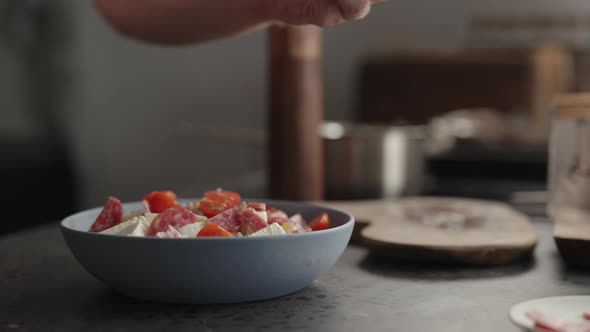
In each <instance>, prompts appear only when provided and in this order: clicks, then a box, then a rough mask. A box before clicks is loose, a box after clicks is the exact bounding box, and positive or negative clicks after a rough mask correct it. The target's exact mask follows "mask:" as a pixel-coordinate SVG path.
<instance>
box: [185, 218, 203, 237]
mask: <svg viewBox="0 0 590 332" xmlns="http://www.w3.org/2000/svg"><path fill="white" fill-rule="evenodd" d="M206 219H207V218H205V220H206ZM203 227H205V223H204V222H202V221H201V222H199V221H198V222H196V223H192V224H188V225H184V226H182V227H180V229H179V230H178V232H179V233H180V234H182V235H184V236H185V237H197V234H199V232H200V231H201V229H202V228H203Z"/></svg>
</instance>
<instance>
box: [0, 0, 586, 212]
mask: <svg viewBox="0 0 590 332" xmlns="http://www.w3.org/2000/svg"><path fill="white" fill-rule="evenodd" d="M9 2H10V1H9ZM12 2H13V3H16V2H17V1H12ZM25 2H27V1H22V3H25ZM55 3H59V4H60V6H61V8H62V9H63V12H64V15H65V17H67V18H68V20H66V21H64V22H65V24H66V25H65V26H64V27H65V30H67V31H66V32H65V35H67V46H65V47H64V49H65V50H66V51H65V52H64V53H63V54H62V55H61V57H60V59H62V60H63V65H64V69H63V71H62V72H61V74H60V75H63V76H62V78H63V79H59V80H58V81H57V82H55V83H54V84H57V85H61V84H63V85H64V87H65V90H66V92H65V93H64V94H65V95H66V96H67V97H66V98H65V99H66V102H65V103H64V104H63V106H62V107H59V109H58V110H57V111H56V114H57V115H56V118H57V119H58V123H59V125H58V126H59V128H60V130H61V131H62V132H63V133H64V136H65V139H64V141H65V142H66V146H67V151H68V153H69V155H70V157H71V160H72V164H73V165H74V168H73V172H74V175H75V179H76V184H75V187H76V188H77V190H78V191H77V193H76V197H77V202H76V205H77V208H78V207H87V206H96V205H99V204H102V202H103V201H104V200H105V198H106V196H107V195H109V194H112V195H116V196H118V197H120V198H121V199H123V200H130V199H137V198H139V197H140V195H141V194H143V193H145V192H146V191H149V190H152V189H155V188H169V189H173V190H177V191H178V192H179V194H180V195H199V194H200V192H201V191H202V190H205V189H209V188H212V187H215V186H219V185H221V186H230V187H232V188H231V189H235V190H241V191H244V192H245V194H246V195H258V196H260V195H264V182H263V181H264V173H263V172H264V167H265V150H264V147H263V146H262V145H260V144H258V143H247V142H246V143H244V142H237V141H236V142H233V143H228V142H227V141H220V140H219V138H209V139H207V138H203V137H201V136H200V135H198V133H196V134H195V132H194V131H198V128H200V127H202V126H205V127H211V126H223V127H229V128H236V127H239V128H246V129H254V130H262V129H264V125H265V116H264V114H265V107H266V90H267V89H266V85H265V82H266V69H267V68H266V57H265V56H266V43H265V42H266V40H265V33H264V31H260V32H256V33H253V34H249V35H247V36H241V37H237V38H232V39H228V40H223V41H216V42H211V43H207V44H203V45H198V46H193V47H185V48H167V47H159V46H154V45H147V44H144V43H141V42H138V41H134V40H129V39H127V38H125V37H122V36H120V35H118V34H117V33H115V32H114V31H113V30H112V29H111V28H110V27H109V26H107V25H106V23H105V22H104V21H103V20H102V18H100V17H99V16H98V15H97V13H96V12H95V11H94V10H93V8H92V6H91V3H90V2H89V1H64V0H62V1H59V2H55ZM0 10H1V9H0ZM584 11H587V12H590V3H589V2H588V1H584V0H567V1H565V0H562V1H557V2H556V1H551V0H527V1H513V2H499V1H496V2H494V1H473V0H449V1H444V2H441V1H426V0H413V1H405V0H404V1H402V0H397V1H396V0H390V1H388V2H386V3H384V4H380V5H378V6H376V7H375V8H374V10H373V13H372V14H371V15H370V16H369V17H368V18H367V19H366V20H364V21H362V22H358V23H354V24H348V25H345V26H340V27H336V28H331V29H327V30H326V32H325V64H324V65H325V91H326V100H325V104H326V118H328V119H338V120H350V119H352V118H354V108H355V107H356V105H357V101H358V100H357V99H358V98H357V97H358V96H357V94H356V92H357V91H358V86H357V85H358V80H357V78H358V74H359V63H360V61H361V60H362V59H363V57H364V56H365V55H366V54H367V52H369V50H370V49H374V48H375V47H377V46H378V45H381V44H383V43H388V44H400V45H408V46H413V47H414V46H418V47H420V46H427V47H434V46H443V47H454V46H460V45H462V44H463V43H465V42H466V41H467V40H472V39H473V37H474V36H473V35H472V34H471V32H470V22H471V20H472V18H473V17H474V15H478V14H482V13H483V14H486V13H494V12H497V13H511V14H515V13H519V12H522V13H523V15H526V14H528V13H531V12H541V13H542V12H547V13H556V12H559V13H564V14H568V13H570V14H573V15H574V14H579V13H581V12H584ZM578 38H585V36H578ZM0 45H1V44H0ZM22 66H23V65H22V64H21V63H20V62H19V57H18V56H17V55H15V53H14V52H12V51H11V45H8V46H6V45H5V46H2V48H0V72H1V75H0V117H1V118H2V121H0V133H1V134H2V136H15V135H16V136H30V137H34V136H35V135H36V133H38V132H40V131H42V129H39V128H41V127H43V124H42V123H41V124H40V123H39V120H38V119H36V118H35V115H34V114H32V113H34V112H29V111H28V110H27V106H26V104H27V103H26V100H27V98H30V96H29V95H28V94H27V93H26V91H25V90H23V88H22V86H23V85H22V84H20V83H19V82H21V81H22V80H23V72H22V70H21V69H22ZM19 68H20V69H19ZM391 93H392V94H395V91H391ZM191 128H192V129H191Z"/></svg>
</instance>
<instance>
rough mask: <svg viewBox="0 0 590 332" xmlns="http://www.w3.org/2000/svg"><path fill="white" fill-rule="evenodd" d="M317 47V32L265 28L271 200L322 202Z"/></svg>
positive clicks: (310, 28) (309, 28)
mask: <svg viewBox="0 0 590 332" xmlns="http://www.w3.org/2000/svg"><path fill="white" fill-rule="evenodd" d="M321 44H322V35H321V30H320V29H319V28H317V27H313V26H303V27H283V26H281V27H279V26H274V27H271V28H270V29H269V45H270V77H269V84H270V86H269V113H268V116H269V121H268V133H269V135H268V137H269V141H268V146H269V153H268V158H269V187H270V188H269V190H270V195H271V197H272V198H275V199H288V200H321V199H322V198H323V191H324V180H323V148H322V139H321V137H320V135H319V129H320V125H321V122H322V119H323V89H322V64H321V56H322V47H321Z"/></svg>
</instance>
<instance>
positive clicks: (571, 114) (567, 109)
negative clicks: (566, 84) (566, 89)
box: [555, 92, 590, 119]
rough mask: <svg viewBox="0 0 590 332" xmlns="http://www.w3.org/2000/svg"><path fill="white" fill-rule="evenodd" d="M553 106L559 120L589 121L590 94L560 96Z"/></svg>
mask: <svg viewBox="0 0 590 332" xmlns="http://www.w3.org/2000/svg"><path fill="white" fill-rule="evenodd" d="M555 106H556V108H557V116H559V117H561V118H575V119H580V118H582V119H590V92H585V93H566V94H561V95H559V96H557V97H556V99H555Z"/></svg>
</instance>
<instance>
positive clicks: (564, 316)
mask: <svg viewBox="0 0 590 332" xmlns="http://www.w3.org/2000/svg"><path fill="white" fill-rule="evenodd" d="M531 310H539V311H542V312H543V313H545V314H547V315H549V316H551V317H554V318H555V319H559V320H562V321H564V322H568V323H581V322H584V321H585V320H584V318H583V317H582V313H584V312H590V296H559V297H546V298H542V299H535V300H530V301H526V302H522V303H519V304H515V305H513V306H512V308H511V309H510V319H511V320H512V322H513V323H514V324H516V325H518V326H520V327H522V328H523V329H525V330H531V331H532V330H533V325H534V323H533V321H532V320H530V319H529V318H528V317H527V316H526V313H527V312H528V311H531Z"/></svg>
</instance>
